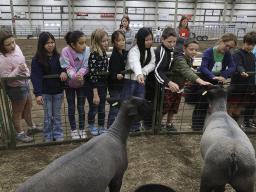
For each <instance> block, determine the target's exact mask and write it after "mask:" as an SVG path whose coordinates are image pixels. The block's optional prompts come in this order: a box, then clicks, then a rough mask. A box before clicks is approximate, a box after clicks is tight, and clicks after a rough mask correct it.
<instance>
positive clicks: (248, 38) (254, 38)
mask: <svg viewBox="0 0 256 192" xmlns="http://www.w3.org/2000/svg"><path fill="white" fill-rule="evenodd" d="M243 42H244V43H247V44H249V45H255V44H256V32H255V31H251V32H249V33H246V34H245V36H244V37H243Z"/></svg>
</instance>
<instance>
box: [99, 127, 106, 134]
mask: <svg viewBox="0 0 256 192" xmlns="http://www.w3.org/2000/svg"><path fill="white" fill-rule="evenodd" d="M106 131H107V129H105V128H104V127H102V126H100V127H99V134H102V133H106Z"/></svg>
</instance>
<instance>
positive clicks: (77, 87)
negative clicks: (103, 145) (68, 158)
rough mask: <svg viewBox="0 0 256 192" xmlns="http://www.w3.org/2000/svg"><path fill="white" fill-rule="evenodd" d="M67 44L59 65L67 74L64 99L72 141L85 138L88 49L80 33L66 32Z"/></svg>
mask: <svg viewBox="0 0 256 192" xmlns="http://www.w3.org/2000/svg"><path fill="white" fill-rule="evenodd" d="M65 40H66V42H67V44H68V46H67V47H65V48H63V49H62V53H61V57H60V64H61V67H62V68H65V69H66V71H67V74H68V87H67V89H66V97H67V102H68V118H69V123H70V127H71V137H72V139H79V138H82V139H84V138H86V132H85V130H84V128H85V125H84V123H85V111H84V105H85V97H86V93H85V92H86V90H85V87H83V85H84V79H85V76H86V74H87V73H88V72H89V69H88V57H89V54H90V49H89V47H87V46H86V37H85V35H84V33H83V32H81V31H73V32H68V33H67V34H66V36H65ZM75 97H77V109H78V115H79V131H78V130H77V129H76V120H75V105H76V104H75V100H76V99H75Z"/></svg>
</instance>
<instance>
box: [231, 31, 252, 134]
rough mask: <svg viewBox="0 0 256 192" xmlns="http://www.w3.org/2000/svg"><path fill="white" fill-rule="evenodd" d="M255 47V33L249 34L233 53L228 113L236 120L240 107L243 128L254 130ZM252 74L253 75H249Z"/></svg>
mask: <svg viewBox="0 0 256 192" xmlns="http://www.w3.org/2000/svg"><path fill="white" fill-rule="evenodd" d="M255 45H256V33H255V32H249V33H247V34H246V35H245V36H244V37H243V45H242V48H239V49H237V50H236V51H235V52H234V53H233V55H232V56H233V58H234V61H235V63H236V66H237V67H236V71H237V73H234V75H233V76H232V78H231V86H230V90H231V96H230V98H229V104H230V106H229V113H230V115H231V116H232V117H233V118H234V119H235V120H238V118H239V115H240V108H241V106H244V107H245V111H244V122H243V123H244V128H245V129H246V128H256V123H255V122H254V120H253V114H254V111H255V107H256V99H255V90H256V89H255V74H254V72H255V63H256V58H255V55H254V54H253V53H252V50H253V48H254V46H255ZM249 72H252V73H253V74H250V73H249Z"/></svg>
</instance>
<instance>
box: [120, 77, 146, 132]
mask: <svg viewBox="0 0 256 192" xmlns="http://www.w3.org/2000/svg"><path fill="white" fill-rule="evenodd" d="M131 96H135V97H140V98H145V86H144V85H140V84H139V83H138V82H137V81H135V80H130V79H125V81H124V87H123V91H122V99H123V100H125V99H127V98H129V97H131ZM139 127H140V123H139V122H134V123H133V125H132V128H131V131H138V130H139Z"/></svg>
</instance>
